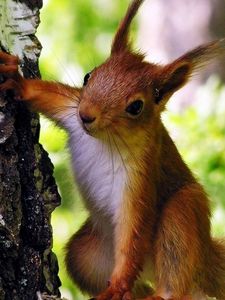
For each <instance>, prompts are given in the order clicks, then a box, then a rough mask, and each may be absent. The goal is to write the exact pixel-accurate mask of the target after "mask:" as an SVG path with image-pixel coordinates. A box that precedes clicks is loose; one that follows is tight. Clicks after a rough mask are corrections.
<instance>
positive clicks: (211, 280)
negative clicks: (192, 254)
mask: <svg viewBox="0 0 225 300" xmlns="http://www.w3.org/2000/svg"><path fill="white" fill-rule="evenodd" d="M210 250H211V251H210V253H209V259H208V262H207V265H206V266H205V268H206V274H207V275H206V277H207V278H206V283H205V286H204V290H205V292H206V293H207V294H208V296H210V297H216V299H218V300H225V241H222V240H216V239H215V240H213V241H212V245H211V249H210Z"/></svg>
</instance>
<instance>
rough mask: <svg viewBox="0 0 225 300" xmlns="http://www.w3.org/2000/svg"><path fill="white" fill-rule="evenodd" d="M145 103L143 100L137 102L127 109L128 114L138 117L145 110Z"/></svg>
mask: <svg viewBox="0 0 225 300" xmlns="http://www.w3.org/2000/svg"><path fill="white" fill-rule="evenodd" d="M143 106H144V102H143V101H142V100H135V101H134V102H132V103H131V104H129V105H128V106H127V108H126V112H127V113H128V114H130V115H132V116H138V115H139V114H140V113H141V112H142V109H143Z"/></svg>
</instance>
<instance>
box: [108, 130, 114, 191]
mask: <svg viewBox="0 0 225 300" xmlns="http://www.w3.org/2000/svg"><path fill="white" fill-rule="evenodd" d="M106 133H107V136H108V142H109V154H110V157H111V166H112V184H111V191H110V193H109V195H112V191H113V187H114V179H115V165H114V156H113V149H112V142H111V138H110V134H109V132H108V130H106Z"/></svg>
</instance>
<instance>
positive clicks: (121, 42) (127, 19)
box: [111, 0, 144, 54]
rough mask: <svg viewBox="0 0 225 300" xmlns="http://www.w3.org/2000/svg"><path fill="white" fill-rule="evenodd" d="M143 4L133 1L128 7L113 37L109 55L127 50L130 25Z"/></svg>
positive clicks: (140, 1)
mask: <svg viewBox="0 0 225 300" xmlns="http://www.w3.org/2000/svg"><path fill="white" fill-rule="evenodd" d="M143 2H144V0H133V1H132V3H131V4H130V6H129V7H128V10H127V12H126V15H125V16H124V18H123V20H122V21H121V23H120V25H119V28H118V30H117V32H116V35H115V37H114V40H113V43H112V48H111V54H113V53H118V52H121V51H124V50H126V49H129V28H130V24H131V22H132V20H133V18H134V17H135V15H136V13H137V11H138V9H139V7H140V6H141V4H142V3H143Z"/></svg>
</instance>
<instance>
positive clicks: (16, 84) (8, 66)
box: [0, 52, 22, 100]
mask: <svg viewBox="0 0 225 300" xmlns="http://www.w3.org/2000/svg"><path fill="white" fill-rule="evenodd" d="M18 64H19V59H18V57H16V56H14V55H10V54H7V53H5V52H0V75H2V76H3V78H4V82H2V83H0V92H5V91H9V90H12V91H14V96H15V98H16V99H18V100H20V98H21V94H22V91H21V89H22V86H21V82H22V77H21V76H20V74H19V72H18Z"/></svg>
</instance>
